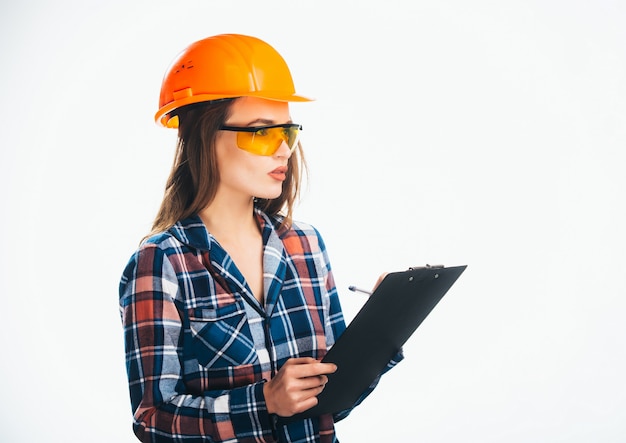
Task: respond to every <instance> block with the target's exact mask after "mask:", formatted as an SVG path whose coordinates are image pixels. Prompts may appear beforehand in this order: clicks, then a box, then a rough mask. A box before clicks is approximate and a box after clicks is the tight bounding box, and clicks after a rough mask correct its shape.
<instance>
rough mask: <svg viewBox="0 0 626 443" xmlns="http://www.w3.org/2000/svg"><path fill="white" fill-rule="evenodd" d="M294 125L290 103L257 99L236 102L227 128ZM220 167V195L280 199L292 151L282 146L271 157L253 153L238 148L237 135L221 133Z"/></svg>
mask: <svg viewBox="0 0 626 443" xmlns="http://www.w3.org/2000/svg"><path fill="white" fill-rule="evenodd" d="M282 123H291V117H290V115H289V104H288V103H285V102H277V101H273V100H266V99H262V98H255V97H241V98H238V99H236V100H235V101H234V102H233V104H232V106H231V108H230V116H229V117H228V119H227V121H226V122H225V125H226V126H237V127H250V126H264V125H276V124H282ZM216 153H217V165H218V168H219V172H220V184H219V188H218V193H220V192H221V193H227V194H228V195H229V196H230V197H231V198H236V197H237V196H241V197H244V198H247V199H249V198H251V197H259V198H264V199H273V198H277V197H279V196H280V194H281V192H282V184H283V181H284V180H285V172H286V171H287V161H288V160H289V157H290V156H291V150H290V149H289V147H288V146H287V144H286V143H284V142H283V143H282V144H281V146H280V147H279V148H278V150H277V151H276V152H275V153H274V154H273V155H270V156H262V155H256V154H252V153H250V152H247V151H244V150H242V149H240V148H238V147H237V133H236V132H232V131H219V132H218V134H217V139H216Z"/></svg>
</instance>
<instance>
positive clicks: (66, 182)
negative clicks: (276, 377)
mask: <svg viewBox="0 0 626 443" xmlns="http://www.w3.org/2000/svg"><path fill="white" fill-rule="evenodd" d="M0 17H1V18H0V51H1V52H0V55H1V57H2V70H1V71H0V98H1V101H0V125H1V130H0V149H1V161H0V185H1V189H2V193H1V198H2V200H1V201H0V204H1V206H0V207H1V208H2V218H1V219H0V223H1V225H0V228H1V229H0V235H1V236H2V237H1V239H0V241H1V246H0V248H1V249H0V251H1V252H0V254H1V256H0V259H1V269H2V271H1V272H2V274H1V277H2V278H1V279H0V291H1V292H0V293H1V295H2V307H1V311H0V312H1V313H2V320H1V321H0V346H1V347H0V349H1V351H2V358H1V361H2V362H1V366H0V371H1V373H0V392H1V394H2V400H1V401H0V440H2V441H3V442H11V443H12V442H36V441H46V442H48V443H51V442H91V443H96V442H119V443H121V442H129V443H130V442H133V441H135V440H134V437H133V435H132V431H131V411H130V404H129V399H128V393H127V386H126V378H125V377H126V375H125V366H124V351H123V342H122V328H121V322H120V319H119V314H118V307H117V285H118V281H119V277H120V275H121V271H122V269H123V267H124V265H125V263H126V261H127V259H128V258H129V257H130V254H131V253H132V252H133V250H134V249H135V247H136V246H137V244H138V242H139V240H140V238H141V237H142V236H143V235H144V234H145V233H146V232H147V230H148V229H149V226H150V223H151V221H152V218H153V216H154V215H155V213H156V210H157V208H158V205H159V203H160V199H161V197H162V190H163V186H164V183H165V179H166V176H167V174H168V172H169V167H170V164H171V160H172V153H173V150H174V143H175V138H174V137H175V135H174V133H173V131H169V130H166V129H162V128H159V127H157V126H156V125H155V124H154V122H153V115H154V113H155V111H156V109H157V100H158V91H159V88H160V82H161V79H162V76H163V73H164V72H165V69H166V67H167V66H168V64H169V62H170V61H171V59H172V58H173V57H174V56H175V55H176V54H177V53H178V52H179V51H180V50H181V49H182V48H183V47H185V46H186V45H187V44H189V43H191V42H192V41H194V40H197V39H200V38H203V37H206V36H209V35H213V34H219V33H223V32H238V33H244V34H250V35H255V36H258V37H261V38H263V39H264V40H266V41H268V42H269V43H270V44H272V45H273V46H274V47H276V48H277V49H278V50H279V52H281V54H282V55H283V56H284V57H285V59H286V60H287V62H288V63H289V65H290V67H291V70H292V74H293V76H294V79H295V82H296V87H297V89H298V91H299V92H300V93H302V94H308V95H310V96H314V97H315V98H317V100H316V101H315V102H313V103H306V104H296V105H293V106H292V113H293V117H294V119H295V120H297V121H298V122H301V123H302V124H303V125H304V134H303V137H304V140H303V142H304V145H305V149H306V151H307V155H308V161H309V166H310V169H311V174H310V184H309V186H308V189H307V191H306V192H305V194H304V196H303V200H302V202H301V204H300V206H299V207H298V208H297V212H296V218H298V219H301V220H305V221H308V222H310V223H313V224H314V225H315V226H316V227H318V228H319V229H320V231H321V232H322V234H323V236H324V238H325V240H326V243H327V246H328V250H329V253H330V257H331V261H332V263H333V266H334V271H335V277H336V280H337V284H338V287H339V291H340V296H341V299H342V302H343V304H344V309H345V313H346V316H347V317H348V319H350V318H351V317H352V316H353V315H354V313H355V312H356V310H358V308H359V307H360V306H361V305H362V303H363V302H364V298H363V296H362V295H359V294H354V293H351V292H349V291H348V290H347V287H348V286H349V285H351V284H356V285H358V286H365V287H368V286H371V285H372V284H373V283H374V282H375V280H376V277H377V276H378V275H379V274H380V273H381V272H384V271H394V270H401V269H404V268H406V267H408V266H412V265H420V264H424V263H431V264H432V263H443V264H446V265H450V266H451V265H460V264H467V265H468V268H467V271H466V272H465V274H463V275H462V276H461V278H460V279H459V280H458V282H457V284H456V285H455V286H454V287H453V289H452V290H451V291H450V292H449V293H448V295H447V296H446V298H445V299H444V300H443V301H442V302H441V303H440V304H439V305H438V306H437V308H436V309H435V311H433V313H432V314H431V316H430V317H428V319H427V320H426V321H425V322H424V323H423V325H422V327H420V329H419V330H418V331H417V332H416V334H415V335H413V336H412V337H411V339H410V340H409V342H408V343H407V344H406V346H405V353H406V359H405V361H404V362H403V363H401V365H400V366H398V367H397V368H396V369H394V370H393V371H392V372H391V373H389V374H388V375H387V376H385V378H384V379H383V380H382V381H381V383H380V385H379V387H378V389H377V390H376V391H375V392H374V394H372V396H371V397H370V398H368V400H366V402H365V403H364V404H363V405H362V406H361V407H359V408H358V409H357V410H355V411H354V413H353V414H352V415H351V416H350V417H349V418H348V419H346V420H345V421H344V422H341V423H339V424H338V431H339V436H340V438H341V441H342V442H344V443H345V442H363V441H366V442H370V441H372V442H374V441H390V442H427V443H443V442H445V443H457V442H464V443H474V442H476V443H488V442H494V443H496V442H497V443H500V442H508V443H517V442H534V443H536V442H549V443H556V442H591V441H593V442H604V443H613V442H624V441H626V381H625V378H624V374H626V321H625V320H624V318H625V314H626V283H625V274H624V271H625V267H626V252H625V251H626V234H625V229H624V226H626V210H625V203H624V196H625V194H626V179H625V178H624V177H625V174H624V166H625V157H626V156H625V154H624V149H625V147H626V81H625V80H626V3H624V2H622V1H620V0H614V1H610V0H588V1H582V0H577V1H565V0H561V1H557V0H536V1H529V0H524V1H495V0H493V1H489V0H477V1H473V2H467V1H463V0H442V1H431V2H424V1H406V0H386V1H384V2H382V1H377V2H373V1H324V0H317V1H312V0H311V1H296V0H291V1H264V2H257V1H236V0H234V1H220V2H217V1H210V0H202V1H199V0H198V1H191V0H181V1H177V2H174V1H167V2H166V1H155V0H151V1H120V0H115V1H101V2H84V1H78V0H76V1H68V0H62V1H55V2H51V1H47V2H46V1H42V0H39V1H35V0H34V1H20V2H15V1H14V2H8V1H2V4H1V7H0Z"/></svg>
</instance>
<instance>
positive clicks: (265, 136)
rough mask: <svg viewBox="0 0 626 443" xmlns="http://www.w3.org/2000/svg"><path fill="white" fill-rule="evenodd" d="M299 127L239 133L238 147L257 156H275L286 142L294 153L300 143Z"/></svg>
mask: <svg viewBox="0 0 626 443" xmlns="http://www.w3.org/2000/svg"><path fill="white" fill-rule="evenodd" d="M299 133H300V131H299V130H298V128H297V127H287V128H282V127H277V128H264V129H259V130H258V131H256V132H238V133H237V146H239V148H241V149H243V150H244V151H248V152H251V153H252V154H256V155H274V153H275V152H276V151H277V150H278V148H279V147H280V145H281V143H282V142H283V141H284V142H285V143H287V146H288V147H289V149H290V150H292V151H293V149H294V148H295V146H296V144H297V143H298V137H299Z"/></svg>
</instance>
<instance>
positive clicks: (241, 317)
mask: <svg viewBox="0 0 626 443" xmlns="http://www.w3.org/2000/svg"><path fill="white" fill-rule="evenodd" d="M189 328H190V331H191V337H192V346H191V347H192V350H193V352H194V354H195V358H196V359H197V360H198V363H200V364H201V365H202V366H204V367H205V368H206V369H217V368H228V367H233V366H241V365H247V364H251V363H254V362H256V361H257V354H256V349H255V346H254V341H253V340H252V335H251V333H250V326H249V324H248V319H247V316H246V310H245V308H243V307H240V306H238V305H237V304H236V303H234V304H231V305H226V306H221V307H219V308H196V309H191V310H190V311H189Z"/></svg>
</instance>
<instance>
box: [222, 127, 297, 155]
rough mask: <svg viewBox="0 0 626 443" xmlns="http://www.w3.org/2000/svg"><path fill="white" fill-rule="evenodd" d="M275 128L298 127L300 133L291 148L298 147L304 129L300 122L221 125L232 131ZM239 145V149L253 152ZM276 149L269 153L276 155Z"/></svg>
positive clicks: (223, 128) (224, 128)
mask: <svg viewBox="0 0 626 443" xmlns="http://www.w3.org/2000/svg"><path fill="white" fill-rule="evenodd" d="M273 128H285V129H287V128H296V129H297V130H298V135H297V137H296V142H295V143H294V144H293V146H291V147H290V148H289V149H290V151H291V152H293V151H294V150H295V149H296V148H297V147H298V143H299V141H300V134H299V132H300V131H302V125H301V124H298V123H282V124H279V125H265V126H229V125H222V126H220V127H219V130H220V131H230V132H257V131H261V130H263V129H273ZM237 146H238V147H239V149H242V150H244V151H246V152H251V151H249V150H248V149H245V148H242V147H240V146H239V145H237ZM278 147H280V145H278ZM278 147H277V148H276V150H278ZM275 152H276V151H274V152H273V153H272V154H269V155H274V153H275ZM258 155H262V154H258Z"/></svg>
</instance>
